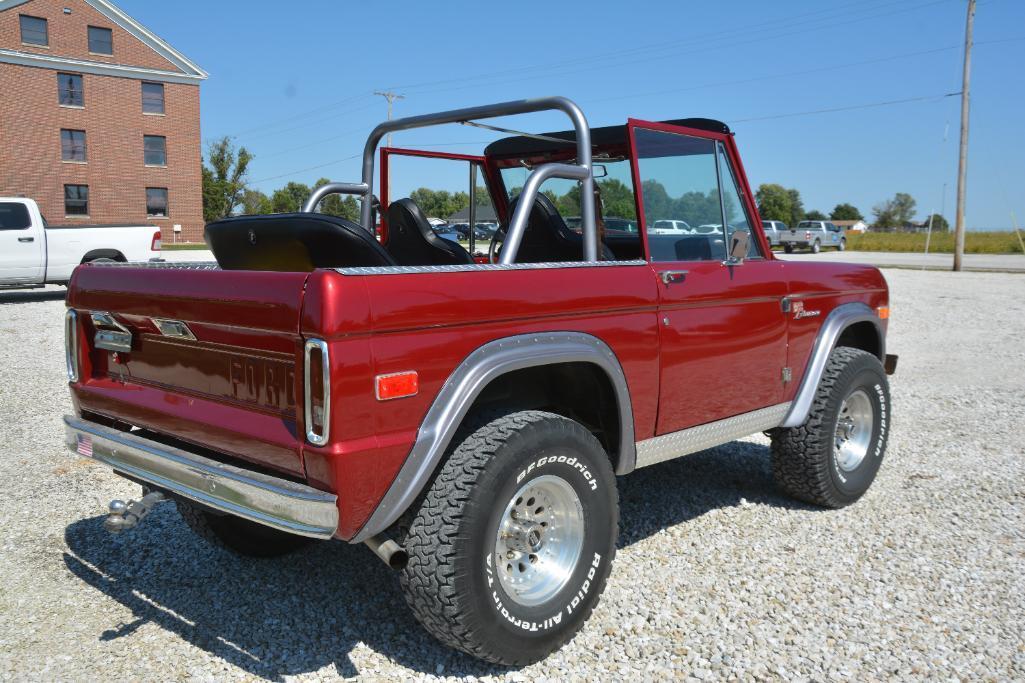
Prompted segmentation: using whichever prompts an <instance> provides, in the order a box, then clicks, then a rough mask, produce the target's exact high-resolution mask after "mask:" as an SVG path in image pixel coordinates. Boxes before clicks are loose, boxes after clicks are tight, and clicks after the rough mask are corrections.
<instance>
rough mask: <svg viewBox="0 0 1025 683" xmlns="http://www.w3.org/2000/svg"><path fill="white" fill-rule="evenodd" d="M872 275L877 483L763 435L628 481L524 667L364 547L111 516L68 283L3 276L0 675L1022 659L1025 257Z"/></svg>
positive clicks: (812, 667) (651, 671)
mask: <svg viewBox="0 0 1025 683" xmlns="http://www.w3.org/2000/svg"><path fill="white" fill-rule="evenodd" d="M886 275H887V278H888V279H889V281H890V284H891V287H892V291H893V299H892V309H893V315H892V319H891V335H890V350H891V351H892V352H894V353H899V354H900V355H901V362H900V368H899V370H898V373H897V375H896V376H895V377H894V378H893V403H894V414H895V419H894V424H893V429H892V433H891V442H890V450H889V452H888V454H887V461H886V462H885V463H884V465H883V469H882V471H881V472H880V475H879V478H878V479H877V481H876V484H875V486H874V487H873V488H872V490H871V491H870V492H869V494H868V495H867V496H866V497H865V498H864V499H863V500H862V501H860V502H859V503H858V504H856V505H854V506H853V507H851V508H848V509H845V510H841V511H822V510H817V509H812V508H810V507H807V506H804V505H800V504H796V503H793V502H791V501H789V500H787V499H785V498H783V497H781V496H780V495H779V494H777V493H776V491H775V490H774V489H773V485H772V481H771V477H770V472H769V463H768V451H767V448H766V444H767V439H765V438H764V437H761V436H759V437H755V438H751V439H749V440H745V441H741V442H735V443H733V444H730V445H728V446H725V447H722V448H719V449H715V450H712V451H706V452H703V453H697V454H695V455H692V456H688V457H686V458H684V459H681V460H677V461H673V462H668V463H665V464H662V465H658V466H655V467H650V468H647V469H644V470H640V471H638V472H637V473H635V474H633V475H631V476H629V477H626V478H623V479H621V497H622V533H621V537H620V549H619V555H618V557H617V560H616V564H615V567H614V569H613V572H612V576H611V578H610V580H609V587H608V590H607V592H606V594H605V596H604V598H603V599H602V601H601V603H600V605H599V606H598V609H597V610H596V612H595V614H594V616H593V618H592V619H591V620H590V622H589V623H588V624H587V626H586V627H585V629H584V630H583V631H582V632H581V633H580V634H579V635H578V636H577V638H576V639H575V640H574V641H573V642H572V643H571V644H570V645H568V646H567V647H566V648H564V649H563V650H562V651H560V652H558V653H556V654H555V655H553V656H552V657H550V658H549V659H548V660H546V661H544V662H541V663H539V664H537V665H534V666H531V667H528V668H526V669H522V670H518V671H517V670H507V669H501V668H494V667H490V666H487V665H484V664H481V663H479V662H477V661H475V660H473V659H470V658H468V657H465V656H462V655H459V654H456V653H454V652H452V651H449V650H447V649H445V648H443V647H441V646H440V645H438V644H436V643H435V642H434V641H433V640H432V639H431V638H430V637H429V636H427V635H426V634H425V633H424V632H423V631H422V630H421V629H420V628H419V627H418V625H417V624H416V622H415V621H414V620H413V619H412V617H411V616H410V614H409V612H408V610H407V609H406V606H405V603H404V601H403V599H402V596H401V595H400V593H399V588H398V581H397V579H396V577H395V576H394V575H393V574H390V573H388V571H386V569H385V568H384V566H383V565H382V564H381V563H380V561H379V560H377V559H376V558H374V557H373V556H372V555H371V554H370V552H369V551H368V550H366V549H365V548H363V547H350V546H346V545H344V544H341V543H328V544H320V545H319V546H317V547H314V548H312V549H310V550H309V551H306V552H303V553H301V554H299V555H296V556H293V557H291V558H288V559H284V560H270V561H254V560H248V559H239V558H237V557H234V556H232V555H229V554H226V553H225V552H222V551H219V550H215V549H213V548H210V547H208V546H207V545H205V544H204V543H203V542H202V541H201V540H199V539H198V538H196V537H195V536H193V535H192V534H191V532H189V531H188V529H187V528H186V527H185V524H184V523H183V522H182V520H181V518H180V517H179V516H178V514H177V513H176V512H175V510H174V507H173V506H172V505H169V504H162V505H160V506H158V508H157V509H156V511H155V512H154V513H153V514H152V515H151V516H150V518H148V519H147V520H146V523H145V524H143V525H142V526H141V527H139V528H138V529H137V530H135V531H134V532H131V533H129V534H127V535H124V536H120V537H113V536H110V535H108V534H107V533H105V532H104V531H103V529H102V527H101V524H102V519H103V517H102V515H101V513H102V511H103V510H104V509H105V506H106V503H107V501H109V500H110V499H111V498H115V497H122V498H128V497H132V496H134V495H136V493H137V488H136V487H135V486H133V485H131V484H129V483H128V482H126V481H123V480H121V479H118V478H117V477H115V476H113V475H111V474H110V473H109V472H108V471H106V470H105V469H103V468H102V467H100V466H96V465H93V464H91V463H90V462H89V461H87V460H83V459H77V458H75V457H73V456H72V455H71V454H69V453H67V452H66V451H65V450H64V447H63V444H62V430H61V421H60V417H61V415H62V414H64V413H67V412H70V410H71V404H70V401H69V399H68V392H67V390H66V389H65V386H64V377H63V375H64V359H63V350H62V345H63V339H62V328H61V323H62V311H63V290H62V289H58V288H50V289H47V290H41V291H28V292H7V293H0V339H2V340H3V344H2V347H0V420H2V422H0V424H2V425H3V431H2V434H3V446H2V447H0V448H2V452H0V527H2V528H0V532H2V535H0V548H2V551H0V679H19V680H20V679H46V680H55V679H63V680H87V679H92V680H96V679H104V680H133V681H134V680H153V681H158V680H160V681H163V680H173V679H183V678H199V679H214V678H216V679H255V678H264V679H282V678H293V677H295V678H305V679H319V678H335V677H339V676H342V677H351V676H367V677H371V678H374V677H376V678H383V677H389V678H392V677H401V678H415V677H420V676H435V675H438V674H441V675H444V676H449V675H451V676H459V677H466V676H494V677H506V676H508V677H511V678H514V679H515V678H521V679H528V680H539V679H542V678H546V677H547V678H554V679H560V680H562V679H566V678H579V679H587V680H594V679H597V678H600V677H605V678H608V677H616V678H620V677H624V678H625V677H627V676H630V677H640V678H654V677H659V678H661V677H667V676H675V677H686V676H692V677H694V678H700V679H720V678H730V677H732V678H738V679H751V678H769V679H775V678H786V679H791V678H798V679H802V678H803V679H814V680H827V679H828V680H848V679H853V680H865V679H879V678H945V679H950V678H959V679H962V680H966V679H980V678H981V679H994V680H1011V679H1019V680H1020V679H1022V678H1023V677H1025V639H1023V633H1025V519H1023V510H1025V493H1023V489H1022V483H1021V482H1022V474H1023V473H1025V447H1023V437H1025V426H1023V418H1025V276H1021V275H1006V274H988V273H962V274H960V275H953V274H950V273H934V272H915V271H894V270H891V271H888V272H887V273H886ZM724 379H726V380H727V381H729V380H728V378H724Z"/></svg>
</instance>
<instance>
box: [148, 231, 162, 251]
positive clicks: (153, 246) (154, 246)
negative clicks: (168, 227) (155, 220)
mask: <svg viewBox="0 0 1025 683" xmlns="http://www.w3.org/2000/svg"><path fill="white" fill-rule="evenodd" d="M149 248H150V251H160V231H159V230H157V231H156V232H155V233H153V241H152V242H150V244H149Z"/></svg>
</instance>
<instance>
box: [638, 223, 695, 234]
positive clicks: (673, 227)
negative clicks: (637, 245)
mask: <svg viewBox="0 0 1025 683" xmlns="http://www.w3.org/2000/svg"><path fill="white" fill-rule="evenodd" d="M648 234H651V235H693V234H694V228H692V227H690V224H689V223H687V221H677V220H669V219H662V220H657V221H655V222H654V223H652V224H651V229H650V230H648Z"/></svg>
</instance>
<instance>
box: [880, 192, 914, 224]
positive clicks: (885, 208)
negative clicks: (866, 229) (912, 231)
mask: <svg viewBox="0 0 1025 683" xmlns="http://www.w3.org/2000/svg"><path fill="white" fill-rule="evenodd" d="M872 213H873V214H874V215H875V225H876V227H878V228H899V227H901V226H903V225H904V224H905V223H909V222H910V221H911V219H913V218H914V217H915V200H914V198H913V197H912V196H911V195H909V194H907V193H906V192H898V193H897V194H895V195H894V196H893V199H887V200H886V201H882V202H879V203H878V204H876V205H875V206H874V207H872Z"/></svg>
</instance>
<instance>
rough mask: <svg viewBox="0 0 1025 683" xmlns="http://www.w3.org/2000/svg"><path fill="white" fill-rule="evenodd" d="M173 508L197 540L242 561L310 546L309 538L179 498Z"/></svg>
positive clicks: (286, 552) (277, 555) (274, 555)
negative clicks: (175, 507)
mask: <svg viewBox="0 0 1025 683" xmlns="http://www.w3.org/2000/svg"><path fill="white" fill-rule="evenodd" d="M175 504H176V505H177V507H178V512H179V514H181V516H182V519H184V520H185V523H186V524H187V525H188V527H189V528H190V529H192V531H194V532H195V533H196V535H197V536H199V537H200V538H202V539H203V540H205V541H206V542H208V543H210V544H211V545H214V546H217V547H221V548H226V549H228V550H230V551H232V552H234V553H237V554H239V555H245V556H246V557H280V556H282V555H287V554H289V553H292V552H295V551H296V550H299V549H300V548H303V547H305V546H307V545H309V544H310V543H312V542H313V539H311V538H307V537H305V536H296V535H295V534H289V533H286V532H284V531H278V530H277V529H272V528H270V527H269V526H264V525H263V524H257V523H256V522H250V521H249V520H248V519H242V518H241V517H235V516H233V515H225V514H220V513H217V512H212V511H210V510H208V509H206V508H204V507H202V506H199V505H196V504H195V503H191V502H189V501H186V500H182V499H181V498H178V499H176V500H175Z"/></svg>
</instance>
